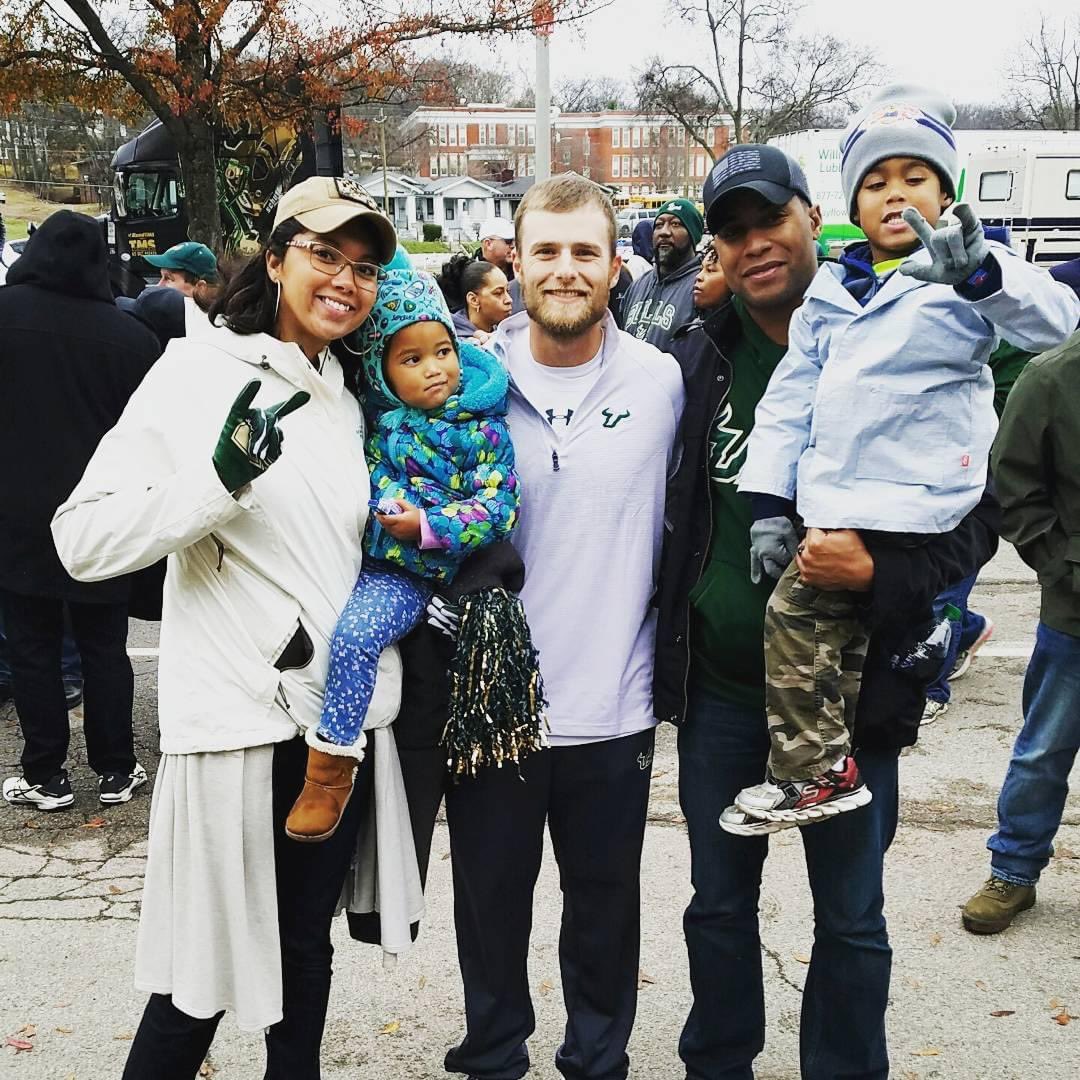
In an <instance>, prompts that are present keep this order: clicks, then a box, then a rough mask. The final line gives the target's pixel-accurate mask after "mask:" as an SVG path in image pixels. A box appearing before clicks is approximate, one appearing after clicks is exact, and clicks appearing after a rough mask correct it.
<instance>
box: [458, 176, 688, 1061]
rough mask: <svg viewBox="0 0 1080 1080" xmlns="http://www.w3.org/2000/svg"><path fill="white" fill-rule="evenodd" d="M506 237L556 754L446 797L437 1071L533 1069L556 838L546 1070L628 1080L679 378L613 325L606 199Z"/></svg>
mask: <svg viewBox="0 0 1080 1080" xmlns="http://www.w3.org/2000/svg"><path fill="white" fill-rule="evenodd" d="M515 227H516V233H517V237H516V243H517V247H516V253H515V259H514V262H515V271H516V274H517V278H518V280H519V281H520V282H521V285H522V295H523V297H524V300H525V305H526V311H524V312H522V313H521V314H519V315H515V316H511V317H510V318H509V319H507V320H505V321H504V322H503V323H502V324H501V325H500V327H499V330H498V333H497V335H496V337H495V339H493V342H492V345H493V347H494V348H495V350H496V353H497V355H499V356H500V357H501V358H502V360H503V362H504V363H505V364H506V366H507V369H508V371H509V373H510V407H509V423H510V433H511V436H512V438H513V440H514V446H515V450H516V455H517V467H518V471H519V476H520V477H521V482H522V491H523V502H522V511H521V524H520V525H519V526H518V529H517V530H516V532H515V534H514V538H513V542H514V545H515V546H516V547H517V549H518V551H519V552H520V554H521V556H522V558H523V559H524V562H525V567H526V580H525V587H524V589H523V591H522V593H521V599H522V602H523V604H524V606H525V612H526V615H527V616H528V619H529V624H530V627H531V630H532V635H533V640H534V642H535V644H536V647H537V649H538V651H539V654H540V667H541V671H542V673H543V676H544V680H545V684H546V689H547V697H548V702H549V704H548V710H547V715H548V721H549V724H550V740H551V746H550V748H548V749H546V750H541V751H539V752H537V753H535V754H533V755H531V756H530V757H528V758H526V759H525V760H524V762H523V763H522V765H521V768H520V774H519V770H518V769H517V768H516V767H514V766H513V765H510V764H508V765H506V766H505V767H503V768H501V769H489V770H487V771H486V772H485V773H482V774H481V775H480V777H478V778H477V779H476V780H463V781H461V782H460V783H458V784H455V785H454V786H453V788H452V789H451V791H450V792H449V794H448V796H447V818H448V822H449V826H450V845H451V852H452V855H453V860H454V912H455V921H456V927H457V938H458V955H459V960H460V965H461V973H462V980H463V982H464V986H465V1011H466V1020H467V1032H466V1035H465V1038H464V1039H463V1040H462V1042H461V1044H460V1045H459V1046H457V1047H454V1048H453V1049H451V1050H450V1051H449V1053H448V1054H447V1057H446V1068H447V1070H448V1071H450V1072H456V1073H464V1074H466V1075H467V1076H469V1077H475V1078H477V1080H517V1078H518V1077H521V1076H524V1074H525V1073H526V1071H527V1070H528V1068H529V1057H528V1050H527V1048H526V1040H527V1039H528V1037H529V1035H530V1034H531V1033H532V1031H533V1028H534V1026H535V1023H534V1014H533V1009H532V1003H531V1001H530V997H529V985H528V977H527V958H528V949H529V933H530V929H531V924H532V907H533V889H534V887H535V884H536V879H537V875H538V873H539V870H540V862H541V857H542V854H543V834H544V824H545V821H546V822H547V824H548V828H549V829H550V831H551V839H552V846H553V848H554V851H555V857H556V860H557V861H558V864H559V872H560V878H561V883H562V892H563V918H562V932H561V935H560V942H559V960H560V967H561V972H562V983H563V996H564V1000H565V1002H566V1009H567V1026H566V1035H565V1038H564V1041H563V1044H562V1046H561V1047H560V1048H559V1051H558V1053H557V1054H556V1058H555V1066H556V1068H557V1069H558V1070H559V1072H560V1073H561V1074H562V1075H563V1076H564V1077H567V1078H568V1080H623V1078H625V1077H626V1075H627V1072H628V1069H629V1058H628V1057H627V1054H626V1045H627V1042H628V1040H629V1038H630V1031H631V1028H632V1027H633V1022H634V1013H635V1009H636V1000H637V968H638V953H639V943H640V897H639V876H640V863H641V846H642V841H643V839H644V833H645V817H646V810H647V806H648V798H649V780H650V774H651V766H652V752H653V735H654V726H655V724H656V721H655V719H654V717H653V709H652V691H651V680H652V664H653V659H652V657H653V646H654V637H655V623H656V620H655V612H654V610H653V608H652V606H651V600H652V595H653V592H654V590H655V583H656V573H657V569H658V564H659V558H660V546H661V539H662V535H663V514H664V495H665V485H666V478H667V474H668V471H669V467H670V465H671V462H672V457H673V454H674V444H675V434H676V428H677V426H678V422H679V418H680V416H681V413H682V407H683V387H682V378H681V376H680V373H679V368H678V366H677V364H676V363H675V361H674V360H673V359H672V358H671V357H669V356H666V355H665V354H663V353H661V352H659V351H658V350H656V349H655V348H653V347H652V346H651V345H648V344H646V343H644V342H640V341H637V340H635V339H634V338H632V337H630V336H629V335H628V334H625V333H622V332H621V331H620V330H619V329H618V328H617V327H616V325H615V322H614V319H613V318H612V316H611V315H610V314H609V312H608V310H607V302H608V293H609V290H610V288H611V285H612V283H613V282H614V281H615V280H616V279H617V277H618V273H619V266H620V261H619V259H618V257H617V256H616V254H615V217H614V213H613V211H612V209H611V205H610V203H609V202H608V201H607V199H606V198H605V197H604V195H603V193H602V192H601V190H600V189H599V188H597V187H596V186H595V185H593V184H592V183H590V182H589V181H587V180H584V179H582V178H580V177H574V176H560V177H556V178H555V179H553V180H549V181H547V182H546V183H543V184H538V185H536V186H535V187H534V188H533V189H532V190H531V191H530V192H529V193H528V195H527V196H526V198H525V199H524V200H523V202H522V204H521V207H520V209H519V210H518V213H517V216H516V219H515Z"/></svg>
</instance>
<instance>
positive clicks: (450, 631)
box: [426, 595, 461, 641]
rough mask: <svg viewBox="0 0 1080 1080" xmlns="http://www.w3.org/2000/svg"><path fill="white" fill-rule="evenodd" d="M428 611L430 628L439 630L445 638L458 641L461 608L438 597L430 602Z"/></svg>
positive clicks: (427, 619) (427, 620) (434, 597)
mask: <svg viewBox="0 0 1080 1080" xmlns="http://www.w3.org/2000/svg"><path fill="white" fill-rule="evenodd" d="M426 610H427V618H426V622H427V624H428V626H430V627H431V628H432V629H433V630H438V631H439V633H440V634H442V636H443V637H445V638H449V639H450V640H451V641H457V636H458V630H459V629H460V627H461V608H459V607H458V606H457V604H452V603H450V601H449V600H444V599H443V598H442V597H441V596H438V595H436V596H432V598H431V599H430V600H429V601H428V604H427V609H426Z"/></svg>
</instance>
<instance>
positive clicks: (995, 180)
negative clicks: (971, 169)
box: [979, 169, 1080, 202]
mask: <svg viewBox="0 0 1080 1080" xmlns="http://www.w3.org/2000/svg"><path fill="white" fill-rule="evenodd" d="M1015 176H1016V174H1015V173H1014V172H1013V171H1012V170H1011V169H1003V170H1002V171H1001V172H984V173H982V174H980V176H979V202H1008V201H1009V199H1011V198H1012V193H1013V179H1014V177H1015ZM1065 198H1066V199H1080V169H1070V170H1069V171H1068V172H1067V173H1066V174H1065Z"/></svg>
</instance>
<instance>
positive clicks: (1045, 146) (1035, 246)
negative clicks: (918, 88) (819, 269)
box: [769, 128, 1080, 265]
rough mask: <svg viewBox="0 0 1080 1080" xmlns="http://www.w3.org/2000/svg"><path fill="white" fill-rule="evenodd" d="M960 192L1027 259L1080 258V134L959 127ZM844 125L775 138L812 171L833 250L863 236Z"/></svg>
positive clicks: (813, 192) (813, 190)
mask: <svg viewBox="0 0 1080 1080" xmlns="http://www.w3.org/2000/svg"><path fill="white" fill-rule="evenodd" d="M954 134H955V135H956V146H957V152H958V153H959V156H960V162H961V170H962V171H961V174H960V184H959V192H958V194H959V197H960V199H962V200H963V201H965V202H968V203H970V204H971V205H972V207H973V209H974V210H975V212H976V213H977V214H978V215H979V217H980V218H981V219H982V220H983V221H984V222H985V223H986V224H987V225H999V226H1004V227H1006V228H1008V229H1009V231H1010V239H1011V242H1012V245H1013V247H1014V248H1016V250H1017V251H1019V252H1020V253H1022V254H1023V255H1024V257H1025V258H1027V259H1029V260H1034V261H1036V262H1040V263H1043V264H1045V265H1053V264H1054V263H1058V262H1064V261H1065V260H1067V259H1074V258H1077V257H1080V132H1078V131H956V132H954ZM842 136H843V130H842V129H839V128H815V129H812V130H806V131H798V132H794V133H793V134H790V135H780V136H777V137H776V138H774V139H770V140H769V141H770V143H771V144H772V145H773V146H779V147H780V149H782V150H784V151H785V152H786V153H788V154H790V155H791V156H792V157H793V158H795V160H796V161H798V162H799V164H800V165H801V166H802V167H803V170H804V171H805V172H806V178H807V180H808V181H809V183H810V194H811V195H812V196H813V197H814V199H815V200H816V201H817V202H818V203H820V204H821V211H822V216H823V220H824V228H823V229H822V239H823V240H825V242H826V243H828V244H829V246H830V248H832V249H835V248H838V247H840V246H842V245H843V244H845V243H847V242H849V241H850V240H853V239H858V238H860V237H861V236H862V232H861V231H860V230H859V229H858V228H857V227H856V226H854V225H852V224H851V222H850V221H849V220H848V212H847V206H846V205H845V202H844V193H843V189H842V187H841V184H840V139H841V137H842Z"/></svg>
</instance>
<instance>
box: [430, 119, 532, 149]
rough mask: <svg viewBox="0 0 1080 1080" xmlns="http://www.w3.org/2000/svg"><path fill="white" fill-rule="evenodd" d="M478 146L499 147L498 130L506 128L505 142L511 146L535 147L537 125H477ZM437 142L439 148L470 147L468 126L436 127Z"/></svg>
mask: <svg viewBox="0 0 1080 1080" xmlns="http://www.w3.org/2000/svg"><path fill="white" fill-rule="evenodd" d="M476 126H477V136H476V139H477V145H479V146H498V145H500V143H499V138H498V128H499V127H500V126H501V127H505V128H506V139H505V142H506V143H507V144H508V145H510V146H535V145H536V125H535V124H504V125H499V124H477V125H476ZM433 130H434V135H435V141H436V143H437V144H438V145H439V146H468V145H469V129H468V125H467V124H437V125H435V128H434V129H433Z"/></svg>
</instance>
